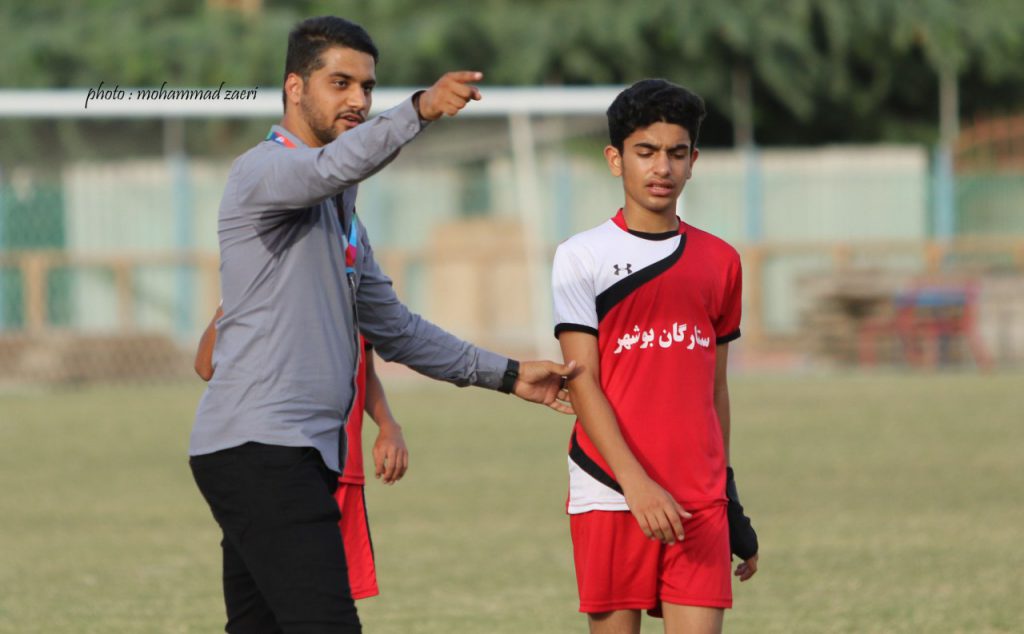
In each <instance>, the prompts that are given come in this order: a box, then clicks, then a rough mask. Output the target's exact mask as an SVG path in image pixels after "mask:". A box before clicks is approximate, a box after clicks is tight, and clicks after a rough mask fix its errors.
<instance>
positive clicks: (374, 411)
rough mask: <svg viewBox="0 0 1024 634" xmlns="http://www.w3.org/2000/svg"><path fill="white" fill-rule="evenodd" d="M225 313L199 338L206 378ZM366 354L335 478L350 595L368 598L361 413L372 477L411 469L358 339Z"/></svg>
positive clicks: (390, 477) (371, 580)
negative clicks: (371, 437) (371, 426)
mask: <svg viewBox="0 0 1024 634" xmlns="http://www.w3.org/2000/svg"><path fill="white" fill-rule="evenodd" d="M222 315H223V311H222V310H221V309H219V308H218V309H217V313H216V314H215V315H214V316H213V319H212V320H211V321H210V325H209V326H207V328H206V331H204V332H203V336H202V337H201V338H200V340H199V348H198V350H197V351H196V359H195V370H196V373H197V374H198V375H199V376H200V377H201V378H202V379H203V380H204V381H209V380H210V379H211V378H212V377H213V372H214V367H213V347H214V344H215V343H216V341H217V328H216V324H217V320H218V319H220V317H221V316H222ZM360 341H361V342H362V345H363V347H364V353H363V355H362V357H361V358H360V359H359V369H358V371H357V372H356V393H355V402H354V403H352V413H351V414H350V415H349V419H348V423H347V424H346V425H345V435H346V442H347V445H348V447H347V454H346V459H345V467H344V471H342V473H341V475H340V476H339V477H338V488H337V489H336V490H335V492H334V499H335V500H337V502H338V510H339V511H341V521H339V522H338V528H339V530H340V531H341V540H342V543H343V545H344V552H345V563H346V565H347V566H348V579H349V587H350V589H351V592H352V598H353V599H366V598H369V597H374V596H377V595H378V594H380V590H379V589H378V587H377V570H376V566H375V565H374V557H373V540H372V538H371V536H370V523H369V518H368V516H367V513H366V496H365V490H364V489H365V484H366V476H365V475H364V471H363V441H362V438H363V436H362V430H363V412H364V411H365V412H366V413H368V414H369V415H370V417H371V418H373V420H374V421H375V422H376V423H377V426H378V427H379V428H380V429H379V431H378V433H377V440H376V441H375V442H374V443H373V450H372V456H373V463H374V475H375V476H376V477H377V478H378V479H379V480H381V482H383V483H384V484H394V483H395V482H398V481H399V480H401V479H402V476H404V475H405V472H406V470H407V469H408V468H409V450H408V449H407V448H406V445H405V438H404V437H403V435H402V428H401V426H400V425H399V424H398V422H397V421H395V417H394V415H392V413H391V408H390V407H389V406H388V401H387V396H386V395H385V394H384V385H383V384H382V383H381V381H380V377H379V376H377V372H376V370H375V369H374V365H373V350H372V348H371V346H370V344H369V343H368V342H367V341H366V340H365V339H363V338H362V337H360Z"/></svg>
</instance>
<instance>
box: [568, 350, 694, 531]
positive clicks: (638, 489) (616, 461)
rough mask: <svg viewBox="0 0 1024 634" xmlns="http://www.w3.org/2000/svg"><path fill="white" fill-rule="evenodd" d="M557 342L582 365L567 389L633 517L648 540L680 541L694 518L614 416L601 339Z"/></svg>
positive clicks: (569, 357)
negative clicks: (604, 381) (652, 473)
mask: <svg viewBox="0 0 1024 634" xmlns="http://www.w3.org/2000/svg"><path fill="white" fill-rule="evenodd" d="M558 341H559V343H560V344H561V346H562V356H563V357H564V358H566V359H575V360H576V362H577V364H578V367H579V371H578V372H577V373H576V374H575V376H571V377H570V378H569V381H568V385H569V393H570V394H571V395H572V403H573V407H575V409H576V413H577V414H578V415H579V421H580V425H582V426H583V430H584V431H585V432H586V433H587V436H588V437H589V438H590V440H591V441H592V442H593V443H594V446H595V447H597V450H598V452H600V454H601V457H602V458H604V460H605V461H606V462H607V463H608V466H609V467H611V469H612V473H613V474H614V475H615V478H616V479H617V480H618V482H619V484H620V485H621V486H622V492H623V495H625V497H626V504H627V506H629V510H630V512H632V513H633V517H635V518H636V521H637V523H639V524H640V528H641V529H642V530H643V532H644V534H645V535H647V537H650V538H652V539H658V540H660V541H661V542H663V543H665V544H673V543H675V541H676V540H677V539H678V540H680V541H682V540H683V522H682V519H688V518H690V517H691V515H690V513H687V512H686V511H685V510H684V509H683V507H682V506H680V505H679V503H678V502H676V500H675V499H674V498H673V497H672V496H671V495H670V494H669V493H668V491H666V490H665V489H663V488H661V487H660V486H659V485H658V484H657V483H656V482H655V481H654V480H652V479H651V478H650V477H649V476H648V475H647V472H646V471H644V468H643V466H642V465H641V464H640V463H639V462H638V461H637V459H636V457H635V456H634V455H633V452H632V451H630V449H629V446H628V445H627V444H626V440H625V439H624V438H623V437H622V432H621V431H620V429H619V423H618V421H617V420H616V418H615V412H614V411H613V410H612V407H611V404H609V403H608V399H607V397H605V394H604V391H603V390H602V389H601V375H600V365H599V362H600V355H599V352H598V347H597V337H595V336H594V335H592V334H590V333H588V332H577V331H571V330H567V331H564V332H562V333H560V334H559V337H558Z"/></svg>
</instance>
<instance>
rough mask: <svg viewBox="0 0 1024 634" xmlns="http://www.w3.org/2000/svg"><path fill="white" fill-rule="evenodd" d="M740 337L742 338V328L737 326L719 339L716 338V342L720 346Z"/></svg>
mask: <svg viewBox="0 0 1024 634" xmlns="http://www.w3.org/2000/svg"><path fill="white" fill-rule="evenodd" d="M739 338H740V329H739V328H737V329H736V330H733V331H732V332H730V333H729V334H727V335H722V336H721V337H719V338H718V339H715V344H716V345H719V346H720V345H722V344H723V343H729V342H730V341H736V340H737V339H739Z"/></svg>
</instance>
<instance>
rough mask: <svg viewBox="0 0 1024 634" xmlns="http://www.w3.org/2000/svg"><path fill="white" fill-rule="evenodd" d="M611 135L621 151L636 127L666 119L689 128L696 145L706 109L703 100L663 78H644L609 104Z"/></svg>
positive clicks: (687, 129) (691, 139)
mask: <svg viewBox="0 0 1024 634" xmlns="http://www.w3.org/2000/svg"><path fill="white" fill-rule="evenodd" d="M607 114H608V136H609V137H610V139H611V144H612V145H613V146H614V147H615V148H616V149H618V150H619V151H620V152H621V151H622V149H623V144H624V143H625V141H626V138H627V137H628V136H629V135H631V134H633V132H635V131H636V130H639V129H642V128H646V127H647V126H649V125H651V124H654V123H658V122H659V121H663V122H665V123H674V124H676V125H680V126H682V127H684V128H686V131H687V132H689V133H690V143H691V144H692V146H693V147H697V137H698V136H700V122H701V121H703V120H704V115H705V114H707V111H706V110H705V108H704V100H703V99H701V98H700V97H699V96H697V95H696V94H694V93H692V92H690V91H689V90H687V89H685V88H683V87H682V86H677V85H676V84H673V83H671V82H668V81H665V80H664V79H643V80H641V81H638V82H636V83H635V84H633V85H632V86H630V87H629V88H627V89H625V90H623V91H622V92H620V93H619V95H618V96H617V97H616V98H615V101H613V102H612V105H611V106H609V107H608V113H607Z"/></svg>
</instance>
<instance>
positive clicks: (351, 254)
mask: <svg viewBox="0 0 1024 634" xmlns="http://www.w3.org/2000/svg"><path fill="white" fill-rule="evenodd" d="M265 140H266V141H273V142H274V143H277V144H278V145H282V146H284V147H286V148H294V147H296V145H295V142H294V141H292V140H291V139H289V138H288V137H286V136H285V135H283V134H281V133H280V132H277V131H276V130H271V131H270V132H268V133H267V138H266V139H265ZM335 204H337V205H338V211H339V212H340V211H341V197H340V196H338V197H337V198H335ZM338 216H339V219H340V217H341V214H340V213H339V214H338ZM358 255H359V223H358V222H357V221H356V214H355V212H352V226H351V227H350V228H349V231H348V244H347V245H345V272H346V273H348V274H349V275H354V274H355V272H356V257H357V256H358Z"/></svg>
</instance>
